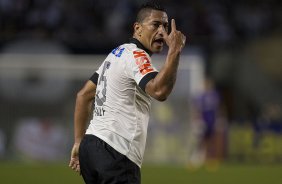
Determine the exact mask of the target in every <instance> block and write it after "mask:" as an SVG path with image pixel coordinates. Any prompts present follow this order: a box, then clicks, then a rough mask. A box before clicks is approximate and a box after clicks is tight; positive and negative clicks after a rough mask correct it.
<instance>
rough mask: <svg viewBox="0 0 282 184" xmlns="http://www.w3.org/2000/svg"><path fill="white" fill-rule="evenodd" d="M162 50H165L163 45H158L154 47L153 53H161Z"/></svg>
mask: <svg viewBox="0 0 282 184" xmlns="http://www.w3.org/2000/svg"><path fill="white" fill-rule="evenodd" d="M162 50H163V47H157V48H154V49H153V53H160V52H162Z"/></svg>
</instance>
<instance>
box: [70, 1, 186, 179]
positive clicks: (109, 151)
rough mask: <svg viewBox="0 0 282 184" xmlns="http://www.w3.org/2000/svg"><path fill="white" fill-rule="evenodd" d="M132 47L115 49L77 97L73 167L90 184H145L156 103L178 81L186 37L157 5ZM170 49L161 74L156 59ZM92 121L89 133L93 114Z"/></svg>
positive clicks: (142, 20) (143, 14)
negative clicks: (145, 158)
mask: <svg viewBox="0 0 282 184" xmlns="http://www.w3.org/2000/svg"><path fill="white" fill-rule="evenodd" d="M133 27H134V33H133V37H132V38H131V39H130V41H129V43H125V44H123V45H120V46H118V47H117V48H115V49H114V50H113V51H112V52H111V53H110V54H109V55H108V56H107V57H106V59H105V60H104V62H103V63H102V65H101V66H100V67H99V69H98V70H97V71H96V72H95V73H94V74H93V76H92V77H91V78H90V79H89V80H88V81H87V82H86V84H85V85H84V87H83V88H82V89H81V90H80V91H79V92H78V94H77V98H76V105H75V112H74V129H75V131H74V139H75V142H74V145H73V148H72V152H71V160H70V163H69V166H70V167H71V168H72V169H73V170H75V171H77V172H80V173H81V174H82V177H83V179H84V181H85V183H87V184H100V183H104V184H140V183H141V174H140V168H141V164H142V160H143V154H144V150H145V144H146V136H147V126H148V121H149V111H150V105H151V97H152V98H154V99H156V100H158V101H164V100H166V99H167V97H168V96H169V94H170V93H171V91H172V89H173V86H174V84H175V80H176V73H177V68H178V63H179V56H180V53H181V50H182V49H183V47H184V45H185V42H186V37H185V36H184V35H183V34H182V33H181V32H180V31H178V30H177V28H176V23H175V20H174V19H172V20H171V32H170V33H168V27H169V22H168V16H167V14H166V12H165V10H164V9H163V8H162V7H161V6H160V5H158V4H156V3H146V4H144V5H142V6H141V8H140V9H139V11H138V13H137V18H136V22H135V23H134V25H133ZM164 44H166V45H167V46H168V53H167V56H166V61H165V62H164V64H163V66H162V68H161V70H160V71H159V72H158V71H157V70H156V69H155V68H154V66H153V65H152V61H151V55H152V54H153V53H159V52H160V51H162V49H163V46H164ZM94 99H95V105H94V110H93V118H92V120H91V121H90V124H89V126H88V128H87V129H86V123H87V121H88V118H89V117H90V114H91V111H92V104H93V101H94Z"/></svg>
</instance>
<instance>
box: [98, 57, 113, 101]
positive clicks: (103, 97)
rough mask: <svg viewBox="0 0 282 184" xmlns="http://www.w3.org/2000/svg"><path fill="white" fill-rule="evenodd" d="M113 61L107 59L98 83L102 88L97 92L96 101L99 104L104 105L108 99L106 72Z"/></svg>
mask: <svg viewBox="0 0 282 184" xmlns="http://www.w3.org/2000/svg"><path fill="white" fill-rule="evenodd" d="M110 65H111V63H110V62H109V61H105V63H104V66H103V70H102V73H101V76H100V77H99V81H98V85H101V86H102V88H101V89H100V90H98V91H97V93H96V97H95V99H96V103H97V105H98V106H102V105H103V104H104V102H105V101H106V93H107V77H106V75H105V72H106V70H107V69H109V68H110Z"/></svg>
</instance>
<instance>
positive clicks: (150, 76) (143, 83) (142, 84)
mask: <svg viewBox="0 0 282 184" xmlns="http://www.w3.org/2000/svg"><path fill="white" fill-rule="evenodd" d="M158 73H159V72H151V73H148V74H147V75H145V76H144V77H143V78H142V79H141V81H140V82H139V84H138V85H139V87H140V88H141V89H142V90H143V91H144V92H146V91H145V87H146V85H147V83H148V82H149V81H150V80H151V79H153V78H155V77H156V75H157V74H158Z"/></svg>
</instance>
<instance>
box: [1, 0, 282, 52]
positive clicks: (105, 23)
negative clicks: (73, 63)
mask: <svg viewBox="0 0 282 184" xmlns="http://www.w3.org/2000/svg"><path fill="white" fill-rule="evenodd" d="M143 2H144V1H140V0H120V1H113V0H109V1H104V0H81V1H74V0H0V46H2V47H3V46H4V45H5V44H6V43H9V42H10V41H13V40H16V39H21V38H30V39H34V38H46V39H50V40H55V41H58V42H61V43H63V44H64V45H65V46H67V48H69V50H70V52H72V53H78V54H79V53H91V54H92V53H108V51H109V49H111V48H112V47H113V46H116V45H117V44H120V43H122V42H125V41H127V39H128V37H130V36H131V33H132V23H133V22H134V17H135V14H136V10H137V8H138V7H139V5H140V4H142V3H143ZM161 2H162V3H163V4H164V7H166V9H167V10H168V15H169V16H170V18H172V17H173V18H175V19H176V23H177V26H178V28H179V29H180V30H181V31H183V32H184V33H185V34H186V35H188V36H189V43H190V44H195V45H200V46H202V47H205V49H210V47H211V46H210V45H211V44H213V45H214V44H217V47H215V48H224V47H226V46H232V47H233V46H234V43H238V42H239V41H240V43H242V41H247V40H250V39H253V38H258V37H261V36H263V35H267V34H269V33H270V32H273V31H275V30H277V29H278V28H279V27H281V24H280V23H281V19H282V13H281V12H282V11H281V4H282V3H281V1H280V0H268V1H259V0H237V1H231V0H225V1H220V0H213V1H210V0H199V1H186V0H178V1H172V0H163V1H161ZM213 48H214V47H213Z"/></svg>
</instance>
